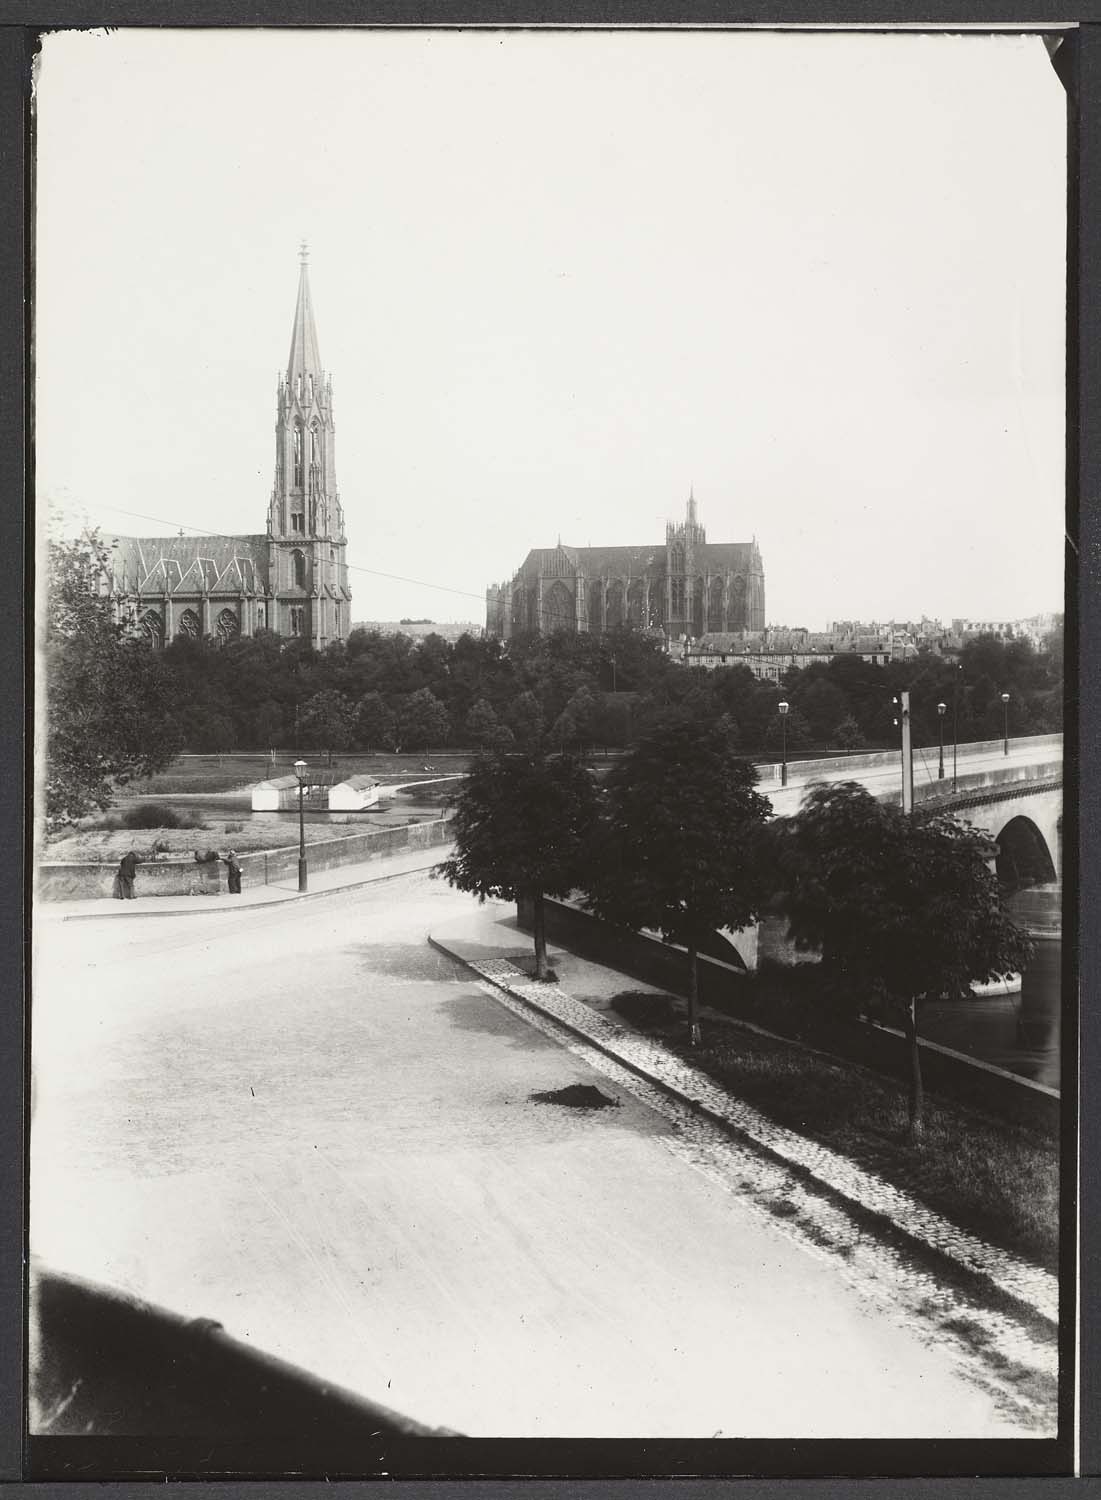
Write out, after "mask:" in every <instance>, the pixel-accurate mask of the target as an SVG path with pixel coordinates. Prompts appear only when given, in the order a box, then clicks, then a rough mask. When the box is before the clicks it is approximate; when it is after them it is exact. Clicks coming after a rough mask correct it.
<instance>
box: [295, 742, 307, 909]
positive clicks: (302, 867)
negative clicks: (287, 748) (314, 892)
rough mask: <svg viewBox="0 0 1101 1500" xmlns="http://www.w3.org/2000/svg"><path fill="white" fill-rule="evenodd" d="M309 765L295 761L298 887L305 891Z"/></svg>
mask: <svg viewBox="0 0 1101 1500" xmlns="http://www.w3.org/2000/svg"><path fill="white" fill-rule="evenodd" d="M307 770H308V767H307V765H306V762H305V761H304V760H296V761H295V763H294V774H295V775H296V776H297V777H298V889H299V890H300V891H304V890H305V889H306V883H307V873H306V818H305V814H304V812H303V806H304V801H303V799H304V798H305V795H306V771H307Z"/></svg>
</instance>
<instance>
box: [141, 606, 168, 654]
mask: <svg viewBox="0 0 1101 1500" xmlns="http://www.w3.org/2000/svg"><path fill="white" fill-rule="evenodd" d="M139 623H140V624H141V628H142V633H143V634H144V636H145V639H146V640H147V641H148V642H149V644H150V645H151V646H162V645H163V644H164V621H163V620H162V619H161V617H160V615H159V614H158V613H157V611H156V610H155V609H147V610H146V611H145V613H144V614H143V615H142V617H141V620H140V622H139Z"/></svg>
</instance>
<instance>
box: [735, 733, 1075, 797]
mask: <svg viewBox="0 0 1101 1500" xmlns="http://www.w3.org/2000/svg"><path fill="white" fill-rule="evenodd" d="M1003 747H1004V741H1003V740H968V741H967V742H966V743H965V744H962V745H957V746H956V760H957V764H958V763H959V762H960V761H964V760H970V759H974V758H976V757H979V756H983V755H998V754H1000V753H1001V751H1002V749H1003ZM936 748H937V747H936V746H935V745H934V746H932V747H930V746H928V745H926V746H924V747H923V749H922V750H920V751H915V755H919V754H923V755H925V756H928V755H929V753H930V749H932V751H933V752H934V753H935V752H936ZM1051 751H1058V753H1059V757H1060V759H1061V757H1062V753H1063V736H1062V735H1061V734H1029V735H1021V736H1019V737H1017V738H1016V739H1011V740H1010V742H1009V753H1010V756H1011V757H1013V756H1016V757H1017V758H1020V757H1021V756H1022V755H1028V754H1029V752H1035V753H1036V754H1037V755H1039V756H1042V757H1043V758H1044V759H1045V760H1046V759H1048V758H1049V754H1048V752H1051ZM944 755H945V760H946V761H947V760H948V758H949V756H950V755H951V750H950V748H949V747H948V746H946V747H945V751H944ZM890 766H897V767H898V768H899V774H901V771H902V751H901V750H869V751H865V752H863V753H861V754H854V755H834V756H823V757H821V758H820V759H817V760H789V761H788V782H789V784H790V783H791V782H793V781H799V782H807V781H814V780H815V779H816V778H818V777H819V776H825V775H828V776H830V777H831V778H832V779H837V777H838V775H839V773H840V772H842V771H846V772H851V773H852V780H854V781H859V780H860V779H861V778H860V774H859V773H860V772H861V771H882V770H886V769H887V768H888V767H890ZM756 770H757V777H758V781H759V783H760V784H761V785H763V786H769V785H776V784H777V783H778V782H779V780H780V767H779V766H778V765H775V764H773V763H772V762H769V763H767V764H760V765H758V766H757V767H756Z"/></svg>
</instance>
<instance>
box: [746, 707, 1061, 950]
mask: <svg viewBox="0 0 1101 1500" xmlns="http://www.w3.org/2000/svg"><path fill="white" fill-rule="evenodd" d="M939 763H940V755H939V750H938V747H937V746H935V745H934V746H933V747H932V749H929V748H923V749H920V750H915V751H914V807H915V810H928V811H937V812H940V811H943V812H950V813H953V814H955V815H957V816H958V817H960V818H962V819H965V820H966V821H967V822H968V823H971V824H973V825H974V826H975V827H976V828H979V829H982V831H983V832H984V833H988V834H989V835H990V836H991V838H993V839H994V840H995V841H996V843H997V845H998V855H997V871H998V878H999V880H1000V881H1001V882H1002V884H1003V886H1005V887H1008V888H1010V889H1020V888H1022V887H1026V886H1032V885H1044V884H1049V883H1051V882H1054V881H1056V880H1058V879H1060V878H1061V876H1062V868H1063V737H1062V735H1061V734H1049V735H1031V736H1028V737H1027V738H1020V739H1012V740H1010V741H1009V745H1008V754H1007V753H1006V747H1005V744H1004V742H1003V741H1002V740H984V741H979V742H977V743H973V744H966V745H959V746H958V747H957V748H956V751H955V754H954V755H953V750H952V747H951V746H950V745H949V746H947V747H946V748H945V752H944V776H943V777H941V776H940V775H939V774H938V772H939V768H940V764H939ZM757 773H758V777H759V784H758V790H759V791H760V792H761V793H762V795H764V796H766V797H768V799H769V801H770V802H771V803H772V809H773V812H774V813H775V815H776V816H777V817H791V816H792V815H793V814H794V813H796V812H798V810H799V806H800V804H801V803H802V800H803V796H804V794H805V792H806V791H807V788H808V787H809V786H810V785H812V783H814V782H819V781H857V782H859V783H860V784H861V785H862V786H865V787H867V789H868V790H869V791H870V792H871V793H872V795H873V796H874V797H875V798H876V799H877V800H878V801H881V802H891V803H894V804H895V805H897V806H901V803H902V752H901V751H899V750H888V751H877V752H874V753H871V754H867V755H843V756H835V757H833V758H831V759H826V760H803V761H799V760H797V761H790V762H789V763H788V780H787V785H786V786H783V785H781V771H780V767H779V766H775V765H759V766H758V767H757ZM724 935H725V937H726V938H727V940H728V941H729V942H731V943H732V945H733V946H734V947H735V948H736V949H737V952H738V955H739V957H740V958H741V960H742V962H743V963H744V964H745V965H746V967H747V968H755V967H756V966H757V962H758V957H760V958H764V957H768V958H772V959H780V960H782V961H788V962H790V961H792V960H794V959H796V957H797V955H796V954H795V953H794V951H793V950H792V949H791V946H790V944H789V943H788V941H787V937H786V923H783V922H779V921H776V920H775V919H770V918H766V919H765V920H764V921H763V922H762V923H761V925H760V928H759V929H758V928H751V929H746V930H745V931H744V932H739V933H731V932H727V933H725V934H724Z"/></svg>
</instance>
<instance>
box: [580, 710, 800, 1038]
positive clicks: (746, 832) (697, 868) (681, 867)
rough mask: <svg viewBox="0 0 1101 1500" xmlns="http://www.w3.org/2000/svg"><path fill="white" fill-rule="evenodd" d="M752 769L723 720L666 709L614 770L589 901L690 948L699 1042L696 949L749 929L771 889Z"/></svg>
mask: <svg viewBox="0 0 1101 1500" xmlns="http://www.w3.org/2000/svg"><path fill="white" fill-rule="evenodd" d="M756 780H757V773H756V771H755V770H754V768H753V766H752V765H751V764H750V763H749V762H748V761H743V760H739V759H737V758H736V756H735V755H734V752H733V746H732V744H731V740H730V738H729V735H728V734H727V732H726V728H725V726H720V725H719V724H710V725H708V724H700V723H699V722H698V721H692V720H690V719H688V718H687V717H686V716H684V715H681V716H676V715H673V716H669V717H667V718H666V719H665V720H664V721H662V722H661V723H659V724H658V725H656V726H655V727H654V728H653V729H652V730H651V731H650V732H649V733H648V734H647V735H646V736H645V737H644V738H643V739H641V740H640V741H639V742H638V743H637V744H636V745H634V746H633V747H632V748H631V749H630V750H629V751H628V753H627V755H626V757H625V758H624V759H623V760H622V761H621V762H620V763H619V764H618V765H617V766H616V767H615V768H614V769H613V770H612V771H611V773H610V775H609V776H608V780H607V784H606V788H607V790H606V803H605V809H604V816H603V818H602V821H601V829H600V836H599V839H598V845H597V851H596V856H595V859H594V865H593V876H592V880H591V883H590V886H589V896H588V904H589V906H590V907H591V908H592V910H593V911H595V912H596V914H597V915H598V916H600V917H602V918H604V919H605V920H607V921H611V922H614V923H617V924H618V925H621V926H627V927H632V928H636V929H637V928H641V927H653V928H656V929H658V931H660V932H661V934H662V936H663V937H664V938H665V939H666V941H668V942H673V943H680V944H682V945H683V946H684V947H685V948H687V950H688V961H689V990H688V1024H689V1036H690V1039H691V1041H692V1042H693V1043H696V1042H698V1041H699V1034H700V1029H699V958H698V954H699V949H700V946H701V945H702V944H703V943H704V941H705V940H706V939H707V938H708V937H709V936H710V935H711V934H712V933H713V932H715V931H716V930H717V929H719V928H722V927H732V928H739V927H745V926H747V925H748V924H749V923H750V922H752V921H753V920H754V918H755V917H756V916H757V913H758V910H759V908H760V906H761V904H762V902H763V900H764V899H765V896H766V895H767V894H768V892H767V889H766V883H765V880H764V878H763V866H762V861H761V857H760V855H761V848H760V845H761V837H760V835H761V830H762V829H763V827H764V824H765V821H766V819H767V818H768V817H769V815H770V807H769V804H768V802H767V801H766V800H765V798H763V797H761V796H760V795H759V794H758V793H757V792H756V791H754V789H753V788H754V785H755V783H756Z"/></svg>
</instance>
